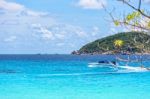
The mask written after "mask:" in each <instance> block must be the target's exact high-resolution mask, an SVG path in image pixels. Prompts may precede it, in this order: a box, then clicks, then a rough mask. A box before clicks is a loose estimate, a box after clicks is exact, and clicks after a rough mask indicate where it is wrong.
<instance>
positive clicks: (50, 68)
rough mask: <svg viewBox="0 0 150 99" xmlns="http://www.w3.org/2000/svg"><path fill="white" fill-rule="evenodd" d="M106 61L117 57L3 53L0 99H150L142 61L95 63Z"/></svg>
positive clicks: (147, 63) (146, 59)
mask: <svg viewBox="0 0 150 99" xmlns="http://www.w3.org/2000/svg"><path fill="white" fill-rule="evenodd" d="M123 57H126V56H123ZM136 57H138V56H136ZM143 57H144V58H143V59H144V60H143V61H142V63H143V64H144V66H146V67H147V68H148V67H150V60H149V59H150V56H149V55H146V56H143ZM103 60H107V61H114V60H115V56H113V55H57V54H55V55H47V54H45V55H40V54H37V55H0V99H150V72H149V71H148V70H144V69H143V70H140V69H139V66H140V63H137V62H131V63H128V66H127V67H132V68H121V67H120V68H118V67H113V66H108V65H107V66H105V64H104V65H103V66H102V65H94V64H93V65H92V63H96V62H98V61H103ZM90 63H91V64H90ZM118 63H119V62H118ZM89 64H90V65H89ZM120 64H121V65H119V66H126V65H127V64H126V63H125V62H120Z"/></svg>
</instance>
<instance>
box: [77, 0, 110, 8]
mask: <svg viewBox="0 0 150 99" xmlns="http://www.w3.org/2000/svg"><path fill="white" fill-rule="evenodd" d="M106 4H107V2H106V0H79V2H78V4H77V5H78V6H80V7H82V8H84V9H102V8H103V6H106Z"/></svg>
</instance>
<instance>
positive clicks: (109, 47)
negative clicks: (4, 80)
mask: <svg viewBox="0 0 150 99" xmlns="http://www.w3.org/2000/svg"><path fill="white" fill-rule="evenodd" d="M118 39H120V40H123V41H124V45H123V46H122V49H121V51H122V52H127V51H129V47H130V49H132V52H133V53H141V52H144V53H150V35H148V34H146V33H139V32H125V33H118V34H115V35H112V36H108V37H105V38H102V39H98V40H96V41H94V42H91V43H88V44H86V45H85V46H83V47H82V48H81V49H80V50H79V51H77V53H78V54H112V53H114V51H115V50H116V48H115V47H114V41H115V40H118ZM141 49H142V50H141Z"/></svg>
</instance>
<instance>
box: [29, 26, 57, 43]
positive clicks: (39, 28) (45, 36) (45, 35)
mask: <svg viewBox="0 0 150 99" xmlns="http://www.w3.org/2000/svg"><path fill="white" fill-rule="evenodd" d="M32 26H33V28H34V30H35V32H37V33H40V35H41V37H42V38H43V39H45V40H54V35H53V33H52V32H51V31H50V30H48V29H47V28H45V27H44V26H42V25H41V24H32Z"/></svg>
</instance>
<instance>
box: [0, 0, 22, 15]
mask: <svg viewBox="0 0 150 99" xmlns="http://www.w3.org/2000/svg"><path fill="white" fill-rule="evenodd" d="M0 9H2V10H7V11H10V12H14V11H21V10H23V9H24V6H23V5H20V4H17V3H14V2H6V0H0Z"/></svg>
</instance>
